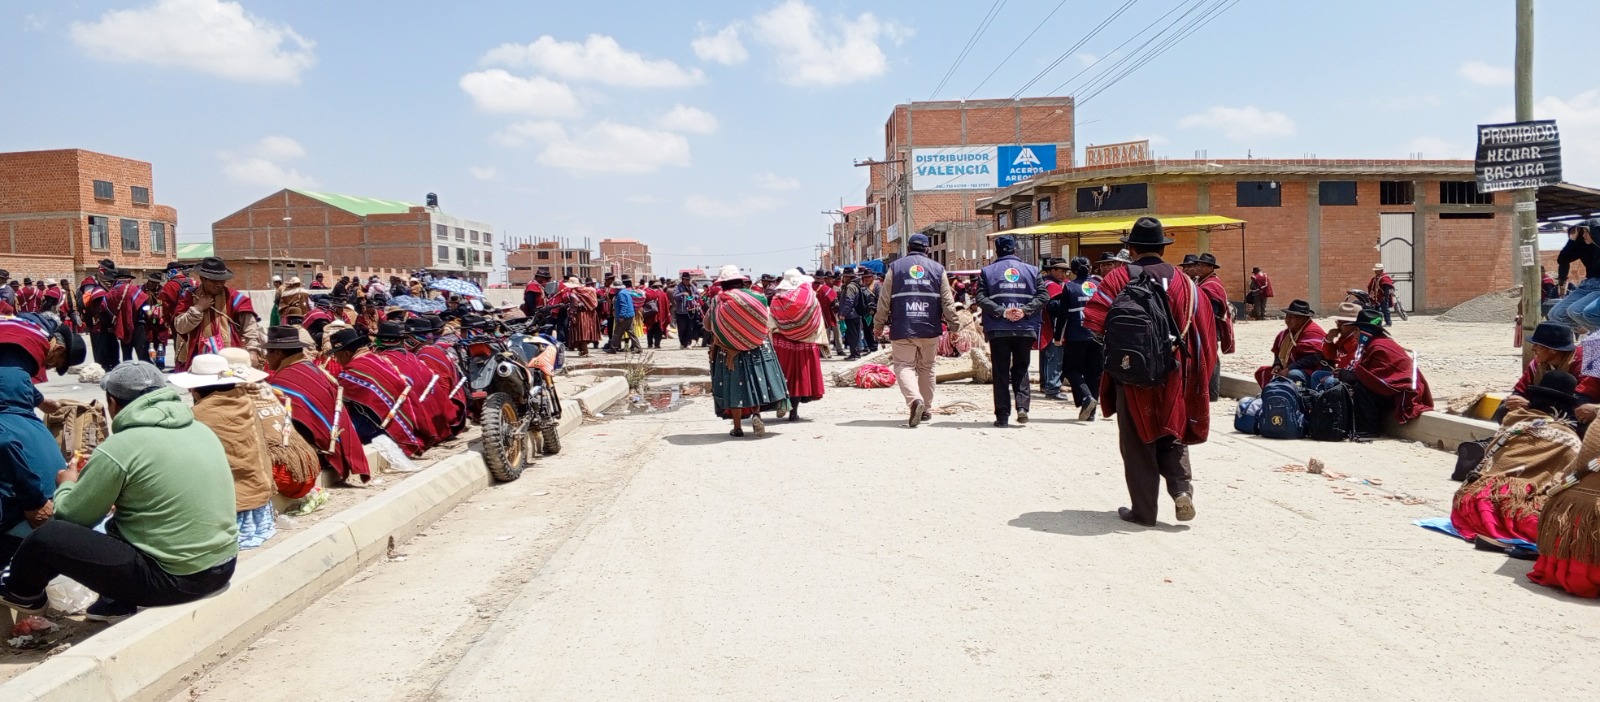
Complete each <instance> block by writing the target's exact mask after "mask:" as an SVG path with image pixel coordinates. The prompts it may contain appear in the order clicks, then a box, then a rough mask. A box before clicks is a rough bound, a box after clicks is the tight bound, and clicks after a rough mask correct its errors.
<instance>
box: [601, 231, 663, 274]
mask: <svg viewBox="0 0 1600 702" xmlns="http://www.w3.org/2000/svg"><path fill="white" fill-rule="evenodd" d="M600 266H601V268H602V269H604V270H609V271H611V272H612V273H614V274H616V275H617V276H624V275H625V276H628V277H630V278H633V279H634V280H643V279H645V278H648V277H653V276H654V275H655V273H653V272H652V271H653V268H652V267H651V264H650V245H649V244H644V243H641V242H640V241H639V240H637V239H601V240H600Z"/></svg>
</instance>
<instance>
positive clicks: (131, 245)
mask: <svg viewBox="0 0 1600 702" xmlns="http://www.w3.org/2000/svg"><path fill="white" fill-rule="evenodd" d="M122 250H123V251H138V250H139V220H137V219H124V220H122Z"/></svg>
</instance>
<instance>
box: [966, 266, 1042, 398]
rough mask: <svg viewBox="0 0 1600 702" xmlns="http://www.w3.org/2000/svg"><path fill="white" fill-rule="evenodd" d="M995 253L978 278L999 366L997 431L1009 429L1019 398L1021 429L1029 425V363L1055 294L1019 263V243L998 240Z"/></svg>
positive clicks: (986, 334) (993, 353) (986, 333)
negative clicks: (1045, 310) (1042, 317)
mask: <svg viewBox="0 0 1600 702" xmlns="http://www.w3.org/2000/svg"><path fill="white" fill-rule="evenodd" d="M994 252H995V255H996V256H997V257H998V258H996V259H995V261H994V263H991V264H989V265H987V266H984V267H983V271H982V272H981V273H980V274H979V276H978V295H977V298H978V299H977V304H978V308H979V309H981V310H983V314H984V317H983V335H984V337H985V338H987V339H988V340H989V360H990V361H991V362H992V363H993V364H994V425H995V426H997V427H1006V426H1010V420H1011V404H1012V400H1013V398H1015V400H1016V406H1017V423H1018V424H1027V423H1028V405H1029V402H1028V400H1029V387H1028V362H1029V361H1030V360H1032V359H1031V358H1030V357H1031V356H1032V355H1033V342H1034V340H1035V339H1038V338H1039V323H1040V319H1039V317H1040V314H1039V312H1040V310H1042V309H1043V308H1044V303H1045V302H1046V301H1047V300H1049V299H1050V293H1049V290H1048V289H1046V288H1045V281H1044V277H1043V276H1041V275H1039V269H1038V268H1035V267H1033V266H1030V265H1028V264H1026V263H1023V262H1022V259H1020V258H1017V240H1016V239H1013V238H1011V237H1010V236H1000V237H996V238H995V240H994Z"/></svg>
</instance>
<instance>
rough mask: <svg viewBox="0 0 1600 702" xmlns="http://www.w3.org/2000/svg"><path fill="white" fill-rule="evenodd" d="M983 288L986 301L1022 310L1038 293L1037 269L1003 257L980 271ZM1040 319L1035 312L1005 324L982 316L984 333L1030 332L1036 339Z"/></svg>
mask: <svg viewBox="0 0 1600 702" xmlns="http://www.w3.org/2000/svg"><path fill="white" fill-rule="evenodd" d="M983 285H984V289H985V290H986V291H987V294H988V296H989V299H991V300H994V301H995V303H996V304H998V305H1000V307H1001V308H1008V307H1021V306H1023V305H1026V304H1028V303H1029V302H1031V301H1032V300H1033V296H1034V293H1036V292H1037V291H1038V289H1039V269H1038V268H1035V267H1033V266H1030V265H1028V264H1026V263H1023V262H1022V259H1020V258H1017V257H1016V256H1002V257H1000V259H999V260H996V261H995V262H994V263H991V264H989V265H987V266H984V267H983ZM1040 317H1041V315H1040V314H1039V311H1038V310H1035V311H1034V313H1033V314H1031V315H1028V316H1026V317H1023V318H1022V319H1020V320H1017V321H1015V322H1012V321H1008V320H1007V319H1006V318H1005V317H995V316H992V315H987V314H986V315H984V316H983V330H984V331H985V332H1000V331H1011V332H1015V331H1031V332H1033V334H1034V336H1035V337H1037V336H1038V335H1039V324H1040Z"/></svg>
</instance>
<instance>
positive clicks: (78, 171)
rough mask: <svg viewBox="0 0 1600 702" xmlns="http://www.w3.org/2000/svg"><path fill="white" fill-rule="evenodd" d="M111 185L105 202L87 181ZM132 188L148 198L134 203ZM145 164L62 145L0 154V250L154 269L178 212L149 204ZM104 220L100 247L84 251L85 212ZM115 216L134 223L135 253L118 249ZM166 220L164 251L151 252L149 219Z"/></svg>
mask: <svg viewBox="0 0 1600 702" xmlns="http://www.w3.org/2000/svg"><path fill="white" fill-rule="evenodd" d="M96 180H105V181H110V182H111V183H112V188H113V197H112V199H111V200H109V201H106V200H98V199H96V198H95V197H94V181H96ZM132 186H139V187H143V188H147V189H149V190H150V199H151V203H147V204H134V202H133V195H132V192H131V187H132ZM156 196H157V193H156V191H155V188H154V185H153V174H152V169H151V166H150V164H149V163H147V162H144V161H136V160H133V159H127V158H121V157H118V156H110V155H107V154H100V153H95V152H92V151H83V150H80V149H63V150H56V151H28V152H17V153H6V154H0V253H7V252H9V253H15V254H27V255H44V256H57V257H61V256H68V257H72V258H73V260H74V266H75V267H76V268H77V269H78V270H84V269H86V268H93V267H94V266H95V265H96V263H97V262H98V261H99V260H100V259H101V258H110V259H112V260H114V261H116V262H117V264H118V265H119V266H122V267H124V268H132V269H135V270H147V269H154V268H160V267H162V266H163V265H165V264H166V262H167V261H169V260H171V258H172V255H173V251H174V249H176V247H177V241H176V238H177V229H178V218H177V212H176V210H174V209H173V208H171V207H168V206H165V205H159V204H154V201H155V199H156ZM89 215H96V216H103V217H106V218H107V219H108V220H109V222H108V227H107V242H106V243H107V244H108V246H106V247H102V248H93V249H92V248H90V246H89V226H88V216H89ZM122 219H131V220H134V221H137V222H138V223H139V243H138V248H137V250H124V249H123V248H122V228H121V222H120V220H122ZM152 222H160V223H162V224H164V225H166V236H165V244H166V246H165V251H163V252H154V251H152V250H151V248H152V246H151V243H152V242H151V231H150V224H151V223H152Z"/></svg>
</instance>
